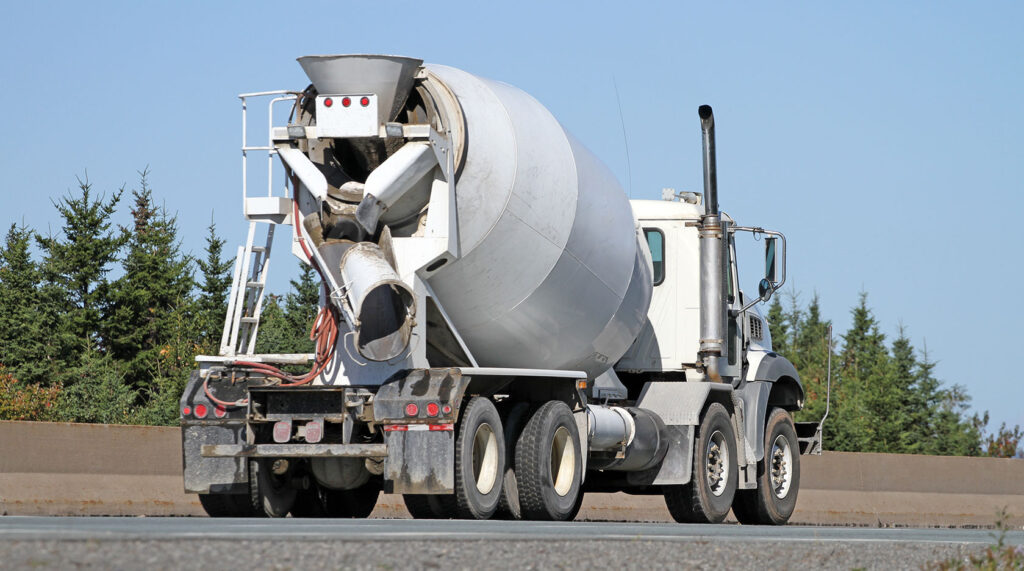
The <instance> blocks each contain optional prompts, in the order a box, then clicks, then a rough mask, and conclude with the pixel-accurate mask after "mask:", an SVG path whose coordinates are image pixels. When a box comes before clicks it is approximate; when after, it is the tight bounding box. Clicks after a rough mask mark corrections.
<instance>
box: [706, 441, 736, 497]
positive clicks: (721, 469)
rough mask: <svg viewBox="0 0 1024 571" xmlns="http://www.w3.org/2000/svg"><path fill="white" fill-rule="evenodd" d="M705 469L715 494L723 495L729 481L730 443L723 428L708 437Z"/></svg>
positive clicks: (712, 492) (709, 484)
mask: <svg viewBox="0 0 1024 571" xmlns="http://www.w3.org/2000/svg"><path fill="white" fill-rule="evenodd" d="M704 459H705V464H704V465H705V470H706V473H707V479H708V488H709V489H710V491H711V494H712V495H714V496H721V495H722V494H724V493H725V488H726V487H727V486H728V483H729V469H730V466H729V443H728V442H727V441H726V439H725V435H724V434H722V431H721V430H716V431H715V432H713V433H712V434H711V438H708V445H707V448H706V449H705V450H704Z"/></svg>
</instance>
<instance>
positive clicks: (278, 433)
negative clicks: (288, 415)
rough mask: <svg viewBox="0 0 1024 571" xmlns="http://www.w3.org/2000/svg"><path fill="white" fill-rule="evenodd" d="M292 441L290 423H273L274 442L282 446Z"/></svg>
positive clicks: (284, 421)
mask: <svg viewBox="0 0 1024 571" xmlns="http://www.w3.org/2000/svg"><path fill="white" fill-rule="evenodd" d="M291 439H292V421H290V420H279V421H277V422H275V423H274V442H277V443H278V444H284V443H285V442H288V441H289V440H291Z"/></svg>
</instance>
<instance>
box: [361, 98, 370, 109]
mask: <svg viewBox="0 0 1024 571" xmlns="http://www.w3.org/2000/svg"><path fill="white" fill-rule="evenodd" d="M359 104H360V105H362V106H363V107H366V106H367V105H369V104H370V98H369V97H364V98H362V99H360V100H359Z"/></svg>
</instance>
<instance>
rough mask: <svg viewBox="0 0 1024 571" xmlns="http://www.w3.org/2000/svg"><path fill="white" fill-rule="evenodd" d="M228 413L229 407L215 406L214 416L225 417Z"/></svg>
mask: <svg viewBox="0 0 1024 571" xmlns="http://www.w3.org/2000/svg"><path fill="white" fill-rule="evenodd" d="M227 415H228V409H226V408H224V407H223V406H222V405H217V406H215V407H213V416H216V417H217V418H224V417H225V416H227Z"/></svg>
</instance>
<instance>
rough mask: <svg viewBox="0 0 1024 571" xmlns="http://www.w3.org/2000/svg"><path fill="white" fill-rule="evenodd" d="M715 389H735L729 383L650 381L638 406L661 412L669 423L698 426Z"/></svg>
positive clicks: (663, 419) (657, 412) (726, 390)
mask: <svg viewBox="0 0 1024 571" xmlns="http://www.w3.org/2000/svg"><path fill="white" fill-rule="evenodd" d="M713 390H714V391H723V392H726V393H728V392H730V391H732V390H733V389H732V385H729V384H725V383H685V382H684V383H680V382H675V381H665V382H650V383H646V384H645V385H644V389H643V391H641V392H640V398H639V399H638V400H637V403H636V406H637V408H644V409H647V410H649V411H651V412H653V413H655V414H657V415H658V416H660V417H661V420H662V421H664V422H665V424H667V425H669V426H696V425H698V424H700V413H701V411H702V410H704V404H705V403H707V400H708V395H709V394H711V391H713ZM725 398H726V399H728V398H729V397H725Z"/></svg>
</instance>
